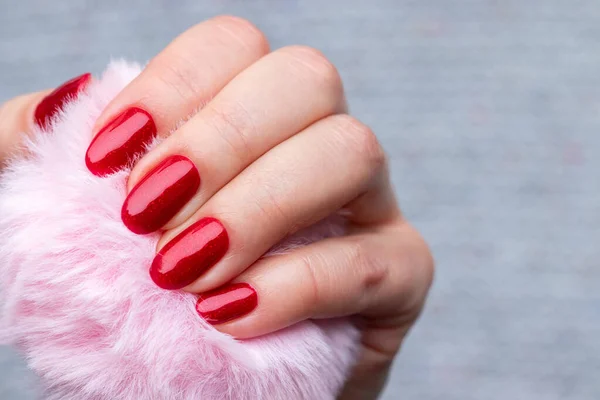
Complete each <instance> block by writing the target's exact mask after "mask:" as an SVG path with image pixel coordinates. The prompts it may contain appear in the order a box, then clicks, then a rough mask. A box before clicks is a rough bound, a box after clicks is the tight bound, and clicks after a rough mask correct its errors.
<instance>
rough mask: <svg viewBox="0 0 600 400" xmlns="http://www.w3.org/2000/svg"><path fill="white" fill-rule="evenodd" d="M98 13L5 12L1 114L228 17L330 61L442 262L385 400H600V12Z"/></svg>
mask: <svg viewBox="0 0 600 400" xmlns="http://www.w3.org/2000/svg"><path fill="white" fill-rule="evenodd" d="M94 3H98V4H94V5H92V2H89V3H86V2H83V1H81V2H77V3H76V2H60V1H58V2H57V1H53V2H46V1H41V0H40V1H21V2H17V1H12V0H0V55H1V56H0V100H2V99H7V98H9V97H11V96H13V95H17V94H20V93H23V92H27V91H33V90H37V89H39V88H43V87H49V86H54V85H56V84H58V83H60V82H61V81H63V80H65V79H67V78H69V77H71V76H74V75H76V74H79V73H81V72H83V71H88V70H89V71H93V72H99V71H100V70H101V69H102V68H103V67H104V65H105V64H106V62H107V61H108V59H109V58H110V57H111V56H115V57H121V56H124V57H126V58H129V59H133V60H140V61H145V60H147V59H149V58H150V57H151V56H152V55H153V54H155V53H156V52H158V51H159V50H160V49H161V48H162V47H164V46H165V45H166V44H167V43H168V42H169V41H170V39H171V38H173V37H174V36H175V35H176V34H178V33H179V32H181V31H182V30H184V29H185V28H186V27H188V26H190V25H192V24H194V23H196V22H198V21H200V20H203V19H205V18H207V17H210V16H213V15H216V14H220V13H231V14H237V15H240V16H244V17H247V18H249V19H251V20H252V21H254V22H255V23H256V24H257V25H258V26H259V27H260V28H262V29H263V30H264V31H265V32H266V33H267V35H268V36H269V38H270V39H271V42H272V44H273V47H279V46H282V45H285V44H292V43H304V44H309V45H313V46H315V47H318V48H320V49H321V50H323V51H324V52H325V53H326V54H327V55H328V56H330V58H331V59H332V60H333V61H334V62H335V63H336V64H337V65H338V66H339V69H340V71H341V73H342V76H343V78H344V79H345V82H346V88H347V91H348V95H349V100H350V104H351V107H352V109H353V111H354V113H355V114H356V115H357V116H358V117H360V118H362V119H363V120H364V121H365V122H367V123H368V124H370V125H371V126H372V127H373V128H374V130H375V131H376V132H377V133H378V135H379V137H380V138H381V141H382V142H383V144H384V145H385V147H386V148H387V151H388V153H389V154H390V157H391V160H392V167H393V178H394V182H395V184H396V187H397V190H398V194H399V197H400V199H401V202H402V205H403V208H404V210H405V213H406V214H407V216H408V217H409V218H410V219H411V220H412V221H413V222H414V223H415V224H416V225H417V226H418V227H419V228H420V229H421V231H422V232H423V233H424V235H425V236H426V238H427V239H428V240H429V242H430V243H431V245H432V248H433V251H434V254H435V257H436V259H437V262H438V275H437V279H436V283H435V286H434V288H433V292H432V295H431V299H430V302H429V305H428V308H427V310H426V312H425V314H424V315H423V318H422V319H421V321H420V322H419V324H418V326H417V327H416V328H415V330H414V331H413V333H412V335H411V337H410V339H409V340H408V341H407V342H406V345H405V348H404V350H403V353H402V355H401V357H399V359H398V361H397V363H396V365H395V368H394V371H393V374H392V377H391V379H390V384H389V387H388V389H387V391H386V392H385V394H384V396H383V398H384V399H386V400H392V399H421V400H426V399H448V400H453V399H456V400H468V399H544V400H554V399H566V398H568V399H598V398H599V397H600V384H599V383H598V378H597V376H598V374H599V373H600V341H599V340H598V334H599V333H600V295H599V294H598V293H599V292H598V290H596V289H595V288H596V287H597V283H598V282H599V281H600V280H599V277H600V271H599V269H598V261H597V258H598V255H599V251H598V247H597V244H596V242H595V240H596V239H597V237H598V233H599V229H600V212H599V211H598V204H599V196H600V180H598V179H596V178H595V174H596V172H594V171H598V170H599V168H600V159H599V158H596V157H594V155H595V153H596V150H595V149H597V148H598V146H599V144H600V136H599V134H600V112H599V111H600V85H599V84H600V73H599V71H600V3H598V1H597V0H570V1H564V0H562V1H561V0H527V1H524V0H504V1H503V0H495V1H494V0H460V1H453V0H420V1H417V0H410V1H399V0H388V1H377V0H372V1H368V2H365V1H358V0H356V1H354V0H352V1H351V0H336V1H331V0H330V1H324V0H320V1H295V0H279V1H277V0H272V1H256V0H254V1H242V0H240V1H198V0H196V1H192V0H190V1H177V2H174V1H173V2H172V1H167V0H164V1H128V2H117V1H103V2H94ZM175 4H176V5H175ZM17 360H18V359H17V358H16V357H15V355H14V354H13V353H12V352H11V351H9V350H7V349H0V371H1V374H0V399H3V400H12V399H19V400H21V399H23V400H26V399H31V398H33V396H34V392H35V389H34V384H33V382H34V380H33V378H32V377H31V376H30V375H28V374H27V373H26V372H25V370H24V367H23V366H22V364H21V363H20V362H19V361H17Z"/></svg>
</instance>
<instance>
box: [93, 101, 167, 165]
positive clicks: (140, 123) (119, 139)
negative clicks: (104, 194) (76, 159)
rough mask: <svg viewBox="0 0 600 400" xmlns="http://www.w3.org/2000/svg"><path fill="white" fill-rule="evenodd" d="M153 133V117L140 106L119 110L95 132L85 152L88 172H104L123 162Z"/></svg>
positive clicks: (129, 158) (146, 142)
mask: <svg viewBox="0 0 600 400" xmlns="http://www.w3.org/2000/svg"><path fill="white" fill-rule="evenodd" d="M155 135H156V125H154V120H153V119H152V117H151V116H150V114H148V113H147V112H146V111H144V110H142V109H141V108H137V107H132V108H128V109H127V110H125V111H123V112H122V113H121V114H119V115H118V116H117V117H116V118H114V119H113V120H112V121H110V122H109V123H108V124H106V126H105V127H104V128H102V129H101V130H100V132H98V134H97V135H96V137H95V138H94V139H93V140H92V143H91V144H90V147H89V148H88V150H87V153H86V155H85V164H86V165H87V167H88V169H89V170H90V172H91V173H92V174H94V175H97V176H104V175H108V174H111V173H113V172H116V171H118V170H120V169H122V168H124V167H126V166H127V164H129V163H130V162H131V161H132V160H133V159H134V158H135V157H136V156H137V155H139V154H140V153H142V152H143V151H144V150H145V149H146V145H147V144H148V143H149V142H150V141H151V140H152V138H153V137H154V136H155Z"/></svg>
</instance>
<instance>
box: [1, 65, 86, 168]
mask: <svg viewBox="0 0 600 400" xmlns="http://www.w3.org/2000/svg"><path fill="white" fill-rule="evenodd" d="M91 79H92V77H91V75H90V74H89V73H87V74H83V75H80V76H78V77H76V78H73V79H71V80H69V81H67V82H65V83H63V84H62V85H60V86H59V87H57V88H56V89H54V90H44V91H41V92H36V93H30V94H26V95H23V96H19V97H15V98H14V99H11V100H8V101H7V102H5V103H4V104H2V106H0V164H2V163H3V162H4V160H5V159H6V157H8V155H9V154H16V153H17V152H18V151H19V144H20V143H21V141H22V139H23V135H24V134H26V133H28V132H31V131H32V129H33V127H34V125H35V124H37V125H38V126H39V127H41V128H42V129H47V128H48V127H49V126H50V125H51V124H52V121H53V119H54V118H55V116H56V115H58V113H59V112H60V110H61V109H62V108H63V107H64V105H65V104H66V103H67V102H68V101H69V100H72V99H74V98H75V97H76V96H77V95H78V93H79V92H81V91H82V90H85V88H86V87H87V85H88V84H89V83H90V82H91Z"/></svg>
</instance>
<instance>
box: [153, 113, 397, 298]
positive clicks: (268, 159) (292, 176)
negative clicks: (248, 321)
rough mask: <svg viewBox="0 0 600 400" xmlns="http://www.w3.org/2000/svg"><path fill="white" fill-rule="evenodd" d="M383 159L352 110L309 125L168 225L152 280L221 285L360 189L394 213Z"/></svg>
mask: <svg viewBox="0 0 600 400" xmlns="http://www.w3.org/2000/svg"><path fill="white" fill-rule="evenodd" d="M384 160H385V157H384V155H383V151H382V150H381V147H380V146H379V144H378V143H377V140H376V138H375V136H374V135H373V133H372V132H371V131H370V130H369V129H368V128H367V127H366V126H364V125H362V124H360V123H358V122H357V121H356V120H354V119H353V118H351V117H349V116H347V115H335V116H330V117H328V118H326V119H324V120H321V121H319V122H317V123H315V124H313V125H311V126H310V127H309V128H307V129H306V130H304V131H302V132H301V133H299V134H298V135H295V136H294V137H292V138H290V139H288V140H287V141H285V142H283V143H282V144H280V145H279V146H277V147H275V148H274V149H272V150H271V151H269V152H268V153H266V154H265V155H264V156H262V157H261V158H259V159H258V160H257V161H255V162H254V163H253V164H252V165H250V166H249V167H248V168H246V169H245V170H244V171H243V172H242V173H241V174H239V175H238V176H237V177H236V178H235V179H233V180H232V181H231V182H229V183H228V184H227V185H226V186H225V187H224V188H223V189H221V190H220V191H219V192H218V193H216V194H215V195H214V196H213V197H212V198H211V199H210V200H209V201H208V202H207V203H206V204H204V205H203V206H202V207H201V208H200V209H199V210H198V212H196V213H195V214H194V215H193V217H192V218H190V219H189V220H188V221H186V223H185V224H183V225H181V226H179V227H177V228H176V229H174V230H171V231H168V232H167V233H166V234H165V236H163V240H162V241H161V243H160V244H159V247H160V251H159V252H158V254H157V256H156V258H155V259H154V262H153V264H152V267H151V270H150V274H151V276H152V278H153V280H154V281H155V283H157V285H159V286H160V287H162V288H165V289H180V288H183V287H185V286H187V285H189V286H188V287H187V288H186V289H187V290H189V291H192V292H202V291H205V290H208V289H212V288H214V287H217V286H220V285H221V284H223V283H225V282H227V281H229V280H231V279H232V278H234V277H235V276H237V275H239V274H240V273H241V272H242V271H243V270H245V269H246V268H247V267H248V266H250V265H251V264H252V263H254V262H255V261H256V260H257V259H258V258H259V257H260V256H261V255H263V254H264V253H265V252H266V251H267V250H268V249H269V248H270V247H272V246H273V245H274V244H275V243H277V242H278V241H280V240H281V239H283V238H284V237H286V236H287V235H289V234H291V233H293V232H295V231H297V230H299V229H301V228H303V227H306V226H309V225H311V224H313V223H315V222H317V221H319V220H321V219H323V218H325V217H326V216H328V215H330V214H331V213H333V212H335V211H337V210H339V209H340V208H342V207H344V206H346V205H348V204H351V203H352V201H353V200H355V199H358V198H361V197H362V196H363V195H366V196H368V197H370V198H372V201H373V204H375V206H376V207H378V208H379V212H380V213H385V214H387V215H388V216H392V215H394V216H395V215H396V214H395V213H397V207H396V206H395V202H394V201H393V199H392V198H393V196H389V195H388V194H387V191H388V188H387V187H385V186H383V185H381V184H380V183H381V182H383V181H385V179H379V178H380V176H381V175H384V174H385V162H384ZM329 171H331V173H328V172H329ZM370 193H375V194H373V195H371V194H370ZM377 194H378V195H377ZM382 198H383V199H388V200H389V201H387V202H386V201H381V200H380V199H382ZM358 217H359V218H360V216H358ZM216 218H218V220H217V219H216ZM167 241H168V243H166V244H165V242H167ZM163 245H164V246H163ZM217 263H218V264H217ZM199 277H200V279H198V278H199ZM190 284H191V285H190Z"/></svg>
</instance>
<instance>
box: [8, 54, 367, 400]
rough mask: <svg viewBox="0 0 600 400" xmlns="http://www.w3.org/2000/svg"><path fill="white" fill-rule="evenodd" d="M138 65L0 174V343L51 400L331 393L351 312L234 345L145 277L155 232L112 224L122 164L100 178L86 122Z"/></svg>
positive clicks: (307, 236)
mask: <svg viewBox="0 0 600 400" xmlns="http://www.w3.org/2000/svg"><path fill="white" fill-rule="evenodd" d="M139 72H140V68H139V67H138V66H135V65H128V64H125V63H113V64H112V65H111V66H110V67H109V68H108V70H107V71H106V72H105V73H104V75H103V77H102V78H101V79H99V80H96V81H94V82H93V83H92V84H91V85H90V86H89V87H88V88H87V89H86V91H85V93H82V94H81V95H80V96H79V97H78V98H77V99H76V100H74V101H72V102H70V103H69V104H68V105H67V106H66V107H65V109H64V110H63V111H62V112H61V113H60V115H58V116H57V118H56V119H55V120H54V121H53V123H52V124H51V126H50V127H49V128H48V129H47V131H41V130H37V131H36V132H33V135H32V138H31V140H29V141H28V143H27V144H26V146H27V148H28V151H27V156H25V157H22V158H19V159H16V160H13V161H12V162H11V163H10V164H9V166H8V168H6V169H5V172H4V173H3V175H2V177H1V178H0V185H1V188H0V269H1V271H2V277H3V278H2V281H1V282H0V285H1V286H0V288H1V290H0V304H1V307H2V309H1V310H2V311H1V314H0V340H1V341H2V343H9V344H12V345H14V346H16V347H17V348H19V349H20V351H22V353H23V354H24V356H25V357H26V359H27V362H28V364H29V366H30V367H31V368H32V369H33V370H34V371H36V372H37V373H38V374H39V375H40V376H41V377H42V378H43V381H44V383H45V385H46V387H47V390H46V395H47V398H50V399H62V400H65V399H66V400H71V399H72V400H75V399H77V400H81V399H98V400H100V399H110V400H121V399H122V400H145V399H148V400H154V399H174V400H179V399H181V400H184V399H185V400H191V399H194V400H197V399H203V400H206V399H252V400H256V399H282V400H293V399H311V400H314V399H333V398H335V396H336V393H337V392H338V391H339V389H340V388H341V386H342V384H343V382H344V379H345V378H346V376H347V373H348V370H349V368H350V366H351V365H352V363H353V360H354V353H355V349H356V341H357V333H356V331H355V329H354V328H353V327H352V326H351V325H350V323H349V322H348V321H347V320H331V321H305V322H302V323H299V324H297V325H295V326H292V327H289V328H287V329H285V330H282V331H279V332H277V333H273V334H270V335H266V336H264V337H260V338H256V339H252V340H246V341H237V340H235V339H233V338H232V337H230V336H227V335H225V334H222V333H220V332H218V331H216V330H215V329H214V328H213V327H211V326H210V325H209V324H207V323H206V322H205V321H203V320H202V319H201V318H200V317H199V316H198V314H197V313H196V311H195V309H194V305H195V300H196V296H194V295H192V294H188V293H183V292H180V291H165V290H162V289H159V288H158V287H156V286H155V285H154V283H153V282H152V281H151V280H150V277H149V274H148V267H149V265H150V263H151V261H152V258H153V256H154V249H155V245H156V242H157V239H158V235H156V234H154V235H146V236H138V235H135V234H133V233H131V232H130V231H129V230H127V229H126V228H125V226H124V225H123V223H122V222H121V219H120V209H121V205H122V202H123V200H124V198H125V182H126V178H127V175H128V171H122V172H119V173H116V174H114V175H111V176H110V177H108V178H97V177H95V176H93V175H91V174H90V173H89V172H88V171H87V169H86V167H85V163H84V154H85V151H86V149H87V146H88V145H89V143H90V140H91V135H92V133H91V129H92V126H93V124H94V121H95V120H96V118H97V117H98V116H99V114H100V112H101V111H102V109H103V108H104V107H105V106H106V105H107V104H108V102H109V101H110V100H111V99H112V98H113V97H114V96H115V95H116V94H117V93H118V92H119V90H121V89H122V88H123V87H124V86H125V85H126V84H127V83H128V82H129V81H131V80H132V79H133V78H134V77H135V76H136V75H137V74H139ZM335 228H336V226H335V225H334V224H330V223H323V224H320V226H318V227H314V228H312V229H309V230H307V231H305V232H303V233H301V234H300V235H296V236H295V237H294V238H293V239H290V240H288V241H287V242H286V243H284V244H282V245H281V246H279V250H278V251H285V250H286V249H289V248H291V247H294V246H299V245H303V244H305V243H308V242H311V241H314V240H318V239H319V238H322V237H325V236H328V235H332V234H334V231H335Z"/></svg>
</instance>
